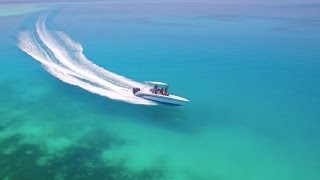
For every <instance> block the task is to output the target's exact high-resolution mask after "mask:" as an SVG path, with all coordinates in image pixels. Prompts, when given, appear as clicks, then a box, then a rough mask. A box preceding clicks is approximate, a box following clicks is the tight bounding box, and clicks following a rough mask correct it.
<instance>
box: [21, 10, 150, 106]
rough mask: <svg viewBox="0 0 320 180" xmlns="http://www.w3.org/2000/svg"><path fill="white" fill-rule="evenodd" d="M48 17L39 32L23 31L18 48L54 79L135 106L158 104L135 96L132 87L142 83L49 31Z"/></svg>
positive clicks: (40, 23)
mask: <svg viewBox="0 0 320 180" xmlns="http://www.w3.org/2000/svg"><path fill="white" fill-rule="evenodd" d="M45 23H46V16H44V17H40V18H39V19H38V21H37V23H36V31H35V33H32V32H31V31H24V32H20V33H19V35H18V47H20V49H21V50H23V51H24V52H26V53H27V54H29V55H30V56H32V57H33V58H34V59H35V60H37V61H39V62H40V63H41V64H42V65H43V67H44V68H45V69H46V70H47V71H48V72H49V73H50V74H52V75H53V76H55V77H57V78H59V79H60V80H62V81H63V82H66V83H69V84H72V85H75V86H79V87H81V88H82V89H85V90H87V91H89V92H92V93H95V94H98V95H101V96H104V97H108V98H110V99H115V100H121V101H125V102H129V103H134V104H145V105H154V104H155V103H153V102H151V101H148V100H145V99H142V98H139V97H136V96H134V95H133V94H132V90H131V89H132V88H133V87H142V84H140V83H138V82H135V81H132V80H130V79H128V78H126V77H123V76H120V75H118V74H115V73H113V72H110V71H108V70H106V69H103V68H102V67H99V66H97V65H95V64H94V63H92V62H91V61H90V60H88V59H87V58H86V56H85V55H84V54H83V48H82V46H81V44H79V43H77V42H75V41H73V40H72V39H71V38H70V37H69V36H68V35H67V34H65V33H64V32H61V31H57V32H56V31H54V32H53V31H49V30H48V29H47V27H46V25H45Z"/></svg>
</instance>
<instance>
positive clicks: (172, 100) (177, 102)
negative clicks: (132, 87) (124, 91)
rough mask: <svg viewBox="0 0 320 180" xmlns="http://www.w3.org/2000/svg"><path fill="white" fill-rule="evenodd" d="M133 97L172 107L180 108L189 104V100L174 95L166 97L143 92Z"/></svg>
mask: <svg viewBox="0 0 320 180" xmlns="http://www.w3.org/2000/svg"><path fill="white" fill-rule="evenodd" d="M135 95H136V96H138V97H141V98H144V99H148V100H151V101H156V102H160V103H164V104H168V105H174V106H181V105H183V104H185V103H187V102H189V100H187V99H185V98H183V97H179V96H175V95H168V96H166V95H161V94H153V93H150V92H144V91H138V92H136V93H135Z"/></svg>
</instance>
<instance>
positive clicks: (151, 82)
mask: <svg viewBox="0 0 320 180" xmlns="http://www.w3.org/2000/svg"><path fill="white" fill-rule="evenodd" d="M145 83H146V84H147V85H151V86H169V85H168V84H166V83H163V82H156V81H145Z"/></svg>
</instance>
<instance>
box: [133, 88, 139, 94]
mask: <svg viewBox="0 0 320 180" xmlns="http://www.w3.org/2000/svg"><path fill="white" fill-rule="evenodd" d="M138 91H140V88H133V89H132V92H133V94H136V93H137V92H138Z"/></svg>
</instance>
